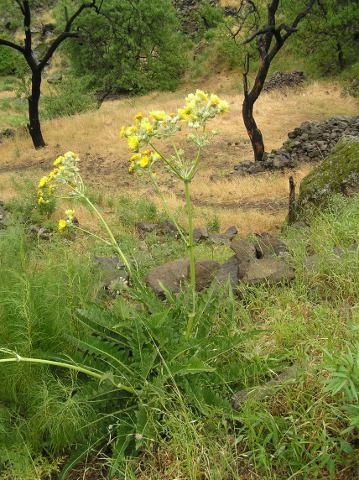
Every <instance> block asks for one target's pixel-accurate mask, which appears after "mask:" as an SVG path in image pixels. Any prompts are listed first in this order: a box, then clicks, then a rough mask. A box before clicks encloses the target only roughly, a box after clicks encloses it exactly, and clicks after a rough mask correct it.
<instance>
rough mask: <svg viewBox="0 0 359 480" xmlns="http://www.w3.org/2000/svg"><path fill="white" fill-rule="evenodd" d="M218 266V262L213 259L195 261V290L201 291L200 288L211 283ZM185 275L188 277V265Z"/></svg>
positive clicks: (206, 286) (202, 288)
mask: <svg viewBox="0 0 359 480" xmlns="http://www.w3.org/2000/svg"><path fill="white" fill-rule="evenodd" d="M220 266H221V265H220V263H218V262H215V261H213V260H202V261H200V262H196V263H195V272H196V290H197V292H201V291H202V290H204V289H205V288H208V287H209V286H210V285H211V283H212V281H213V279H214V277H215V275H216V273H217V271H218V269H219V268H220ZM187 277H188V278H190V271H189V266H188V271H187Z"/></svg>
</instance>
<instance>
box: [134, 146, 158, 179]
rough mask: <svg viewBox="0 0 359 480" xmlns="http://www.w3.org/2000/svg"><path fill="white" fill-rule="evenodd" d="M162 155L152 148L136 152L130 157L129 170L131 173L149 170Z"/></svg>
mask: <svg viewBox="0 0 359 480" xmlns="http://www.w3.org/2000/svg"><path fill="white" fill-rule="evenodd" d="M160 158H161V157H160V156H159V155H158V154H157V153H155V152H153V151H152V150H145V151H144V152H142V153H135V154H134V155H132V156H131V158H130V166H129V168H128V171H129V172H130V173H137V174H139V175H141V174H142V173H144V171H145V170H146V171H147V170H149V169H150V167H152V165H153V164H154V163H156V162H157V161H158V160H159V159H160Z"/></svg>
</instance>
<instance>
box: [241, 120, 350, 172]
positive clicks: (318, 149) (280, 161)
mask: <svg viewBox="0 0 359 480" xmlns="http://www.w3.org/2000/svg"><path fill="white" fill-rule="evenodd" d="M343 136H350V137H356V138H358V137H359V116H356V117H343V116H336V117H332V118H329V119H327V120H325V121H324V122H316V121H312V122H303V123H302V124H301V126H300V127H298V128H295V129H294V130H293V131H291V132H289V133H288V140H287V141H286V142H284V143H283V146H282V147H281V148H278V149H277V150H272V152H271V153H269V154H267V155H266V156H265V159H264V161H262V162H250V161H246V162H242V163H240V164H239V165H235V166H234V170H235V172H237V173H239V174H242V175H246V174H247V175H248V174H249V175H250V174H255V173H260V172H264V171H268V170H283V169H284V168H295V167H297V166H298V164H299V163H301V162H311V163H318V162H320V161H322V160H324V159H325V158H326V157H327V156H328V155H329V153H330V152H331V151H332V150H333V148H334V146H335V145H336V144H337V143H338V141H339V140H340V139H341V138H342V137H343Z"/></svg>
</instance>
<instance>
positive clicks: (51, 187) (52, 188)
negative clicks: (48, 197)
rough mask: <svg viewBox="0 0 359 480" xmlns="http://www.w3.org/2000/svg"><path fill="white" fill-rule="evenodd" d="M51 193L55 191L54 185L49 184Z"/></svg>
mask: <svg viewBox="0 0 359 480" xmlns="http://www.w3.org/2000/svg"><path fill="white" fill-rule="evenodd" d="M48 190H49V193H51V194H53V193H54V187H53V186H52V185H49V186H48Z"/></svg>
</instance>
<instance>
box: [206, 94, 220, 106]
mask: <svg viewBox="0 0 359 480" xmlns="http://www.w3.org/2000/svg"><path fill="white" fill-rule="evenodd" d="M220 102H221V100H220V98H218V97H217V95H214V94H213V93H212V95H211V97H210V99H209V106H210V107H217V106H218V105H219V103H220Z"/></svg>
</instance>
